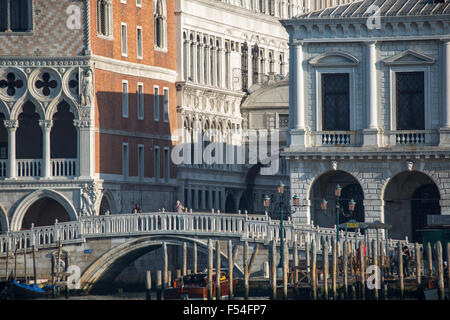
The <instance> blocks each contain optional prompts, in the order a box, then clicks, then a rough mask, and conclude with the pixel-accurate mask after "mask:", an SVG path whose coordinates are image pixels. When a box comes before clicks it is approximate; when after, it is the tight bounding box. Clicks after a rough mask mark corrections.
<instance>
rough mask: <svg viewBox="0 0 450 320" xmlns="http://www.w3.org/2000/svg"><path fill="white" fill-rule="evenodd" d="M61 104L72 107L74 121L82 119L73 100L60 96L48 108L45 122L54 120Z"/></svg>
mask: <svg viewBox="0 0 450 320" xmlns="http://www.w3.org/2000/svg"><path fill="white" fill-rule="evenodd" d="M61 102H65V103H67V104H68V105H69V107H70V112H72V114H73V115H74V119H75V120H77V119H80V114H79V112H78V108H77V105H76V103H75V102H74V101H73V99H72V98H70V97H67V96H66V95H64V94H61V95H59V96H58V97H57V98H56V99H53V100H52V102H50V104H49V105H48V107H47V111H46V112H45V120H52V118H53V115H54V114H55V113H56V112H57V111H58V110H57V109H58V105H59V104H60V103H61Z"/></svg>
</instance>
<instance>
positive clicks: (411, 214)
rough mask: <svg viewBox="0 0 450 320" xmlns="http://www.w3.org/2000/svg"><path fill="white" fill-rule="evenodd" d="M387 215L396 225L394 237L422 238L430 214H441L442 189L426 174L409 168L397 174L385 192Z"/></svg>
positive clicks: (391, 230) (413, 239)
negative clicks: (422, 230) (440, 191)
mask: <svg viewBox="0 0 450 320" xmlns="http://www.w3.org/2000/svg"><path fill="white" fill-rule="evenodd" d="M383 200H384V219H385V223H387V224H390V225H392V228H391V229H390V230H389V234H390V237H392V238H395V239H404V238H405V237H408V239H409V240H412V241H419V242H420V241H421V239H422V236H421V232H420V231H419V230H421V229H423V228H424V227H425V224H426V216H427V215H437V214H441V207H440V204H439V200H440V193H439V189H438V188H437V186H436V184H435V183H434V181H433V180H432V179H431V178H430V177H428V176H427V175H426V174H424V173H421V172H417V171H405V172H402V173H399V174H398V175H396V176H395V177H393V178H392V179H391V180H390V181H389V183H388V184H387V186H386V190H385V192H384V199H383Z"/></svg>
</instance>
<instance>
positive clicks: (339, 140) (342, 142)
mask: <svg viewBox="0 0 450 320" xmlns="http://www.w3.org/2000/svg"><path fill="white" fill-rule="evenodd" d="M311 140H312V141H311V142H312V143H311V145H312V146H317V147H319V146H325V147H326V146H330V147H352V146H356V145H357V132H356V131H315V132H311Z"/></svg>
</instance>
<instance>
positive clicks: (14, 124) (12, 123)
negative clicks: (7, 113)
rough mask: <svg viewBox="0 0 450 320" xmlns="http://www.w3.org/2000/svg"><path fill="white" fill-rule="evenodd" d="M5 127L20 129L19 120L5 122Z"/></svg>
mask: <svg viewBox="0 0 450 320" xmlns="http://www.w3.org/2000/svg"><path fill="white" fill-rule="evenodd" d="M3 125H4V126H5V128H7V129H17V128H18V127H19V121H18V120H3Z"/></svg>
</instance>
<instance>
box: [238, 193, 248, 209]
mask: <svg viewBox="0 0 450 320" xmlns="http://www.w3.org/2000/svg"><path fill="white" fill-rule="evenodd" d="M239 210H241V212H242V213H244V212H245V210H247V211H248V201H247V197H246V196H245V194H243V195H242V197H241V199H240V200H239Z"/></svg>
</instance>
